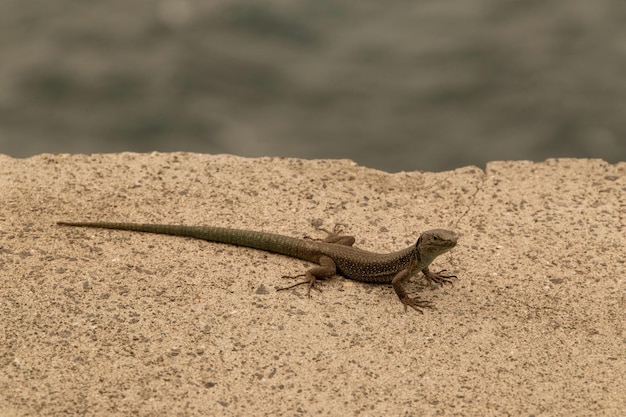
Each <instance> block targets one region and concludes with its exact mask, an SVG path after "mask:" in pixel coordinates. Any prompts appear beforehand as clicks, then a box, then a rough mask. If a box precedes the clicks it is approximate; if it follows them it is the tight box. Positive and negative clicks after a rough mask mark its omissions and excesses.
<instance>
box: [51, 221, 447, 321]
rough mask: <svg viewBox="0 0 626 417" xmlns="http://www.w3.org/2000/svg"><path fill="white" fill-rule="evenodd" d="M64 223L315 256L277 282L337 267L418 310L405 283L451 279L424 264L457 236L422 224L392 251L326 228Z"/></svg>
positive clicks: (309, 279)
mask: <svg viewBox="0 0 626 417" xmlns="http://www.w3.org/2000/svg"><path fill="white" fill-rule="evenodd" d="M58 224H59V225H64V226H78V227H96V228H104V229H118V230H129V231H136V232H147V233H158V234H166V235H174V236H185V237H192V238H196V239H203V240H207V241H211V242H221V243H228V244H231V245H238V246H246V247H249V248H255V249H260V250H264V251H267V252H273V253H278V254H282V255H286V256H290V257H292V258H298V259H303V260H305V261H309V262H315V263H317V264H319V266H316V267H313V268H311V269H309V270H308V271H306V272H305V273H304V274H302V275H298V276H304V277H305V280H304V281H302V282H298V283H296V284H294V285H291V286H288V287H285V288H279V289H280V290H284V289H288V288H293V287H295V286H296V285H301V284H307V285H308V293H310V291H311V288H313V287H314V285H315V282H316V280H317V279H325V278H330V277H332V276H334V275H337V274H338V273H339V274H341V275H343V276H344V277H346V278H350V279H353V280H357V281H362V282H369V283H376V284H391V285H392V286H393V289H394V290H395V291H396V294H397V295H398V297H399V298H400V301H401V302H402V303H403V304H404V306H405V310H406V307H407V306H408V307H411V308H413V309H415V310H416V311H418V312H420V313H422V310H421V308H432V304H431V303H430V302H429V301H425V300H421V299H419V298H417V297H409V295H408V293H407V291H406V288H405V287H406V283H407V282H408V280H409V278H411V277H412V276H414V275H416V274H418V273H419V272H420V271H421V272H422V273H423V274H424V276H425V277H426V279H427V280H428V281H429V282H431V283H436V284H439V285H442V284H444V283H451V280H452V279H453V278H456V276H455V275H448V274H446V271H445V270H443V271H439V272H437V273H434V272H431V271H430V270H429V269H428V266H429V265H430V263H431V262H432V261H433V260H434V259H435V258H436V257H437V256H439V255H441V254H442V253H445V252H447V251H449V250H450V249H452V248H453V247H454V246H455V245H456V243H457V239H458V236H457V235H456V234H455V233H454V232H452V231H450V230H445V229H433V230H427V231H425V232H423V233H422V234H421V236H420V237H419V239H417V242H416V243H415V244H414V245H411V246H409V247H408V248H406V249H402V250H399V251H397V252H391V253H385V254H380V253H373V252H368V251H365V250H362V249H359V248H355V247H353V246H352V245H353V244H354V241H355V239H354V237H352V236H341V235H339V234H336V233H329V236H328V237H327V238H326V239H324V240H322V241H315V240H310V239H298V238H293V237H289V236H283V235H278V234H274V233H267V232H258V231H253V230H240V229H231V228H225V227H214V226H183V225H165V224H140V223H113V222H58Z"/></svg>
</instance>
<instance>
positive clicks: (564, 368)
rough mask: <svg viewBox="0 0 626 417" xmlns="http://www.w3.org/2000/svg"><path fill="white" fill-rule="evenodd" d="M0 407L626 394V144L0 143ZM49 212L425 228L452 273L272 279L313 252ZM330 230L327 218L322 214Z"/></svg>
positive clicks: (397, 411) (388, 402) (441, 405)
mask: <svg viewBox="0 0 626 417" xmlns="http://www.w3.org/2000/svg"><path fill="white" fill-rule="evenodd" d="M0 203H1V204H0V279H1V283H0V284H1V287H0V318H1V320H2V322H1V323H0V338H1V339H0V342H1V343H0V414H2V415H19V416H21V415H61V414H64V413H70V414H84V415H120V416H121V415H142V416H143V415H155V416H156V415H159V416H161V415H190V416H193V415H198V416H200V415H292V416H293V415H359V416H368V415H372V416H374V415H394V416H419V415H436V414H442V415H535V416H543V415H550V416H559V415H563V416H565V415H568V416H570V415H606V416H617V415H623V414H624V413H626V395H625V394H624V386H625V378H626V377H625V375H626V353H625V352H626V334H625V330H626V324H625V323H626V305H625V304H626V300H625V294H626V265H625V257H626V255H625V253H626V236H625V233H624V229H625V228H624V226H625V223H626V218H625V217H626V216H625V211H626V164H624V163H620V164H617V165H610V164H607V163H605V162H603V161H600V160H549V161H546V162H545V163H530V162H523V161H521V162H493V163H490V164H488V166H487V169H486V171H484V172H483V171H482V170H481V169H479V168H476V167H467V168H461V169H457V170H455V171H450V172H442V173H428V172H410V173H398V174H387V173H385V172H380V171H375V170H371V169H367V168H363V167H360V166H357V165H355V164H354V163H352V162H350V161H345V160H335V161H328V160H316V161H305V160H296V159H271V158H264V159H254V160H253V159H243V158H237V157H232V156H223V155H219V156H212V155H197V154H115V155H93V156H84V155H73V156H70V155H40V156H37V157H33V158H29V159H12V158H9V157H6V156H0ZM57 220H128V221H138V222H164V223H165V222H167V223H184V224H214V225H221V226H233V227H240V228H251V229H258V230H266V231H273V232H279V233H283V234H286V235H290V236H304V235H309V236H316V235H319V232H318V231H316V230H315V228H314V227H313V226H312V224H314V223H318V222H320V221H321V223H322V225H323V226H324V227H326V228H332V227H333V225H335V224H337V223H341V224H345V225H346V226H345V227H344V228H345V229H346V231H348V232H350V233H351V234H354V235H355V236H356V237H357V245H358V246H361V247H363V248H367V249H371V250H375V251H381V252H386V251H391V250H395V249H398V248H401V247H404V246H407V245H409V244H411V243H413V242H414V240H415V239H416V238H417V236H418V235H419V233H420V232H421V231H422V230H424V229H428V228H434V227H442V228H450V229H454V230H456V231H458V232H460V233H462V234H463V237H462V239H461V240H460V243H459V245H458V246H457V247H456V248H455V249H454V250H453V251H452V252H450V253H448V254H445V255H444V256H442V257H440V258H438V259H437V261H436V263H435V269H437V268H446V269H448V270H450V271H453V272H454V273H456V274H457V275H458V276H459V277H460V279H459V280H458V282H457V284H456V285H455V286H454V287H446V288H443V289H439V290H425V291H424V292H423V293H421V296H422V297H424V298H427V299H430V300H432V301H433V302H434V304H435V306H436V310H432V311H426V312H425V314H423V315H420V314H417V313H415V312H413V311H409V312H405V311H404V309H403V308H402V305H401V304H400V303H399V301H398V300H397V297H396V296H395V294H394V293H393V290H392V289H391V288H390V287H388V286H375V285H367V284H362V283H357V282H352V281H349V280H345V279H342V278H336V279H333V280H330V281H327V282H325V283H323V291H322V292H314V293H313V297H312V298H311V299H308V298H307V297H306V296H305V291H304V289H302V288H297V289H294V290H290V291H285V292H276V291H275V290H274V288H276V287H279V286H281V285H284V284H285V283H286V282H288V281H286V280H285V279H283V278H281V276H282V275H285V274H297V273H300V272H302V271H304V270H305V268H306V263H305V262H303V261H300V260H295V259H291V258H287V257H283V256H278V255H273V254H268V253H265V252H261V251H256V250H251V249H246V248H238V247H232V246H227V245H221V244H214V243H207V242H204V241H200V240H193V239H185V238H177V237H171V236H158V235H150V234H141V233H132V232H120V231H106V230H91V229H78V228H67V227H59V226H56V225H55V221H57ZM322 235H323V234H322Z"/></svg>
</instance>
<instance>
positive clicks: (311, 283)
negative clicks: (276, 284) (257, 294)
mask: <svg viewBox="0 0 626 417" xmlns="http://www.w3.org/2000/svg"><path fill="white" fill-rule="evenodd" d="M300 277H306V274H301V275H296V276H289V275H283V276H282V278H300ZM316 282H317V280H316V279H315V276H311V277H308V279H306V280H304V281H300V282H296V283H295V284H292V285H288V286H286V287H280V288H276V291H283V290H288V289H291V288H294V287H298V286H300V285H308V288H307V291H306V295H307V297H309V298H310V297H311V288H313V289H314V290H317V291H319V292H322V290H321V289H319V288H318V287H316V286H315V283H316Z"/></svg>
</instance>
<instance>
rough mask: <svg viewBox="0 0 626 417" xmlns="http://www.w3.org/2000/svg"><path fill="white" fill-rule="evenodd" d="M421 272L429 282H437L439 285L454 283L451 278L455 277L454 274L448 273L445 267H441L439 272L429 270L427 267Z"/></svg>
mask: <svg viewBox="0 0 626 417" xmlns="http://www.w3.org/2000/svg"><path fill="white" fill-rule="evenodd" d="M422 272H423V273H424V276H425V277H426V279H427V280H428V281H429V282H430V283H432V284H437V285H439V286H440V287H442V286H443V285H444V284H450V285H454V281H453V280H454V279H456V278H457V276H456V275H451V274H448V271H447V270H445V269H442V270H441V271H439V272H430V271H429V270H428V269H425V270H424V271H422Z"/></svg>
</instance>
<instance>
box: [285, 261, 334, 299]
mask: <svg viewBox="0 0 626 417" xmlns="http://www.w3.org/2000/svg"><path fill="white" fill-rule="evenodd" d="M335 275H337V265H335V261H333V260H332V258H331V257H329V256H326V255H321V256H320V259H319V266H316V267H313V268H311V269H309V270H308V271H306V272H305V273H304V274H300V275H296V276H295V277H291V276H284V278H298V277H304V278H305V279H304V281H300V282H296V283H295V284H293V285H289V286H288V287H282V288H277V289H276V291H282V290H288V289H290V288H293V287H297V286H298V285H304V284H308V286H309V287H308V289H307V292H306V295H307V296H308V297H310V296H311V288H315V289H317V290H319V289H318V288H316V287H315V283H316V281H317V280H318V279H326V278H330V277H333V276H335Z"/></svg>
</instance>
